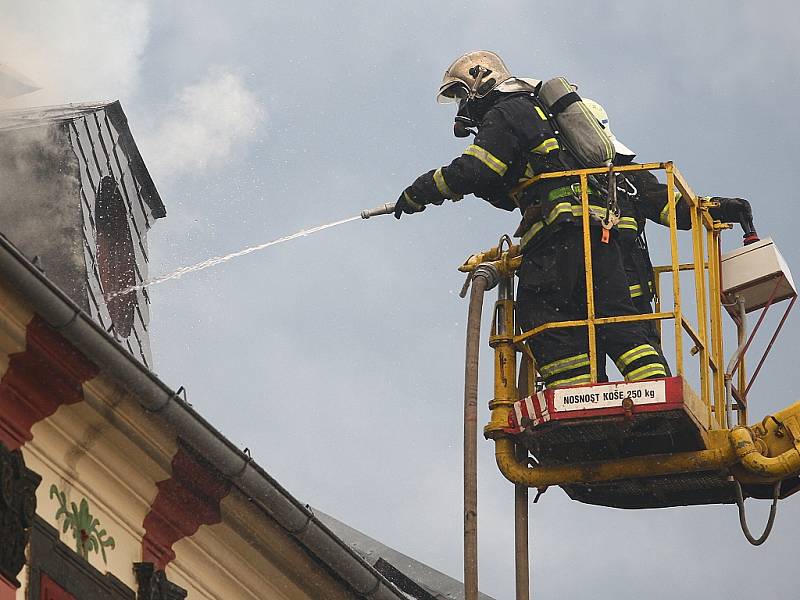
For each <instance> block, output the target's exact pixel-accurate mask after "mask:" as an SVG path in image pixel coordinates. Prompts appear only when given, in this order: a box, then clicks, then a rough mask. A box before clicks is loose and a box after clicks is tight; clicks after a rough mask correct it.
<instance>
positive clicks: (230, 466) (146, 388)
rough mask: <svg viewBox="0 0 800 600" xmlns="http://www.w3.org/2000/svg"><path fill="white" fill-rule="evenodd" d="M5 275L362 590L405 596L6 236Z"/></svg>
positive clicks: (0, 248) (385, 598) (0, 270)
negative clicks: (182, 397) (169, 386)
mask: <svg viewBox="0 0 800 600" xmlns="http://www.w3.org/2000/svg"><path fill="white" fill-rule="evenodd" d="M0 277H3V278H5V279H7V280H8V281H12V282H14V285H15V287H16V291H17V292H18V293H20V294H21V295H22V296H24V297H25V298H26V299H27V300H28V301H29V302H30V306H31V307H32V309H33V311H34V312H35V313H36V314H38V315H39V316H40V317H42V318H43V319H44V320H45V321H46V322H47V323H48V324H49V325H51V326H52V327H53V328H54V329H56V330H58V331H59V332H60V333H61V334H62V335H63V336H64V337H65V338H66V339H67V340H69V341H70V342H71V343H72V344H73V345H75V346H76V347H77V348H78V349H80V350H81V352H83V353H84V354H85V355H86V356H87V357H88V358H89V359H90V360H92V361H93V362H95V363H97V364H98V365H99V366H100V367H101V369H102V372H103V373H104V374H106V375H108V376H110V377H112V378H114V379H116V380H118V381H119V382H120V383H122V384H123V385H124V386H125V388H127V389H128V390H129V391H130V392H131V393H132V395H133V396H134V397H135V398H136V399H137V401H138V402H139V404H140V405H141V406H142V408H144V409H145V410H147V411H150V412H155V413H159V417H160V418H162V419H163V420H164V421H165V423H166V425H167V426H168V427H170V428H171V429H172V430H173V431H174V432H175V435H176V436H177V437H179V438H181V439H182V440H183V441H185V442H186V443H187V444H188V445H189V446H191V447H192V448H193V449H194V450H195V451H197V452H198V453H200V454H201V455H202V456H203V457H204V458H205V459H206V460H208V461H209V462H210V463H211V464H212V465H213V466H214V467H215V468H216V469H218V470H219V471H220V472H221V473H222V474H223V476H225V477H226V478H227V479H229V480H231V481H232V482H233V483H234V485H236V486H237V487H238V488H239V489H240V490H241V491H242V492H243V493H244V494H245V495H247V496H248V497H249V498H251V499H252V501H253V502H254V503H255V504H256V505H258V507H259V508H260V509H261V510H262V511H263V512H264V513H266V514H267V515H269V516H270V517H272V518H273V519H274V520H275V521H277V522H278V523H279V524H280V525H281V526H282V527H283V528H284V529H285V530H286V531H287V532H289V533H290V534H291V535H292V536H293V537H294V538H296V539H297V540H298V541H299V542H300V543H301V544H302V545H304V546H305V547H306V548H308V550H309V551H310V552H311V553H312V554H313V555H314V556H316V557H317V558H318V559H319V560H320V561H321V562H323V563H324V564H325V565H327V566H328V567H329V568H330V569H331V570H332V571H333V572H334V573H337V574H338V575H339V577H341V579H342V580H343V581H344V582H345V583H346V584H347V585H348V586H350V588H352V589H353V590H354V591H355V593H356V594H358V595H359V596H361V597H364V598H369V599H374V600H402V599H404V596H403V594H402V593H401V592H399V591H398V590H397V589H396V588H395V587H394V585H393V584H391V583H390V582H389V581H388V580H387V579H386V578H385V577H383V576H382V575H381V574H380V573H378V572H377V571H375V570H374V569H373V568H372V567H371V566H369V565H368V564H367V563H366V562H365V561H364V559H363V558H361V557H360V556H359V555H358V554H357V553H356V552H355V551H354V550H352V549H351V548H349V547H348V546H347V545H346V544H345V543H344V542H342V541H341V540H340V539H339V538H337V537H336V536H335V535H334V534H333V533H332V532H331V531H330V529H328V528H327V527H326V526H325V525H324V524H323V523H322V522H321V521H319V520H318V519H317V518H316V517H315V516H314V513H313V512H312V511H310V510H309V509H308V508H306V507H305V506H303V505H302V504H301V503H300V502H298V501H297V500H296V499H295V498H294V497H292V496H291V495H290V494H289V493H288V492H287V491H286V490H285V489H284V488H283V487H281V486H280V484H278V482H277V481H275V480H274V479H273V478H272V477H270V476H269V475H268V474H267V473H266V472H264V471H263V470H262V469H261V467H259V466H258V465H257V464H256V463H254V462H253V461H252V459H251V458H250V457H248V456H247V455H245V454H244V453H243V452H242V451H241V450H239V449H238V448H237V447H236V446H234V445H233V444H232V443H230V442H229V441H228V440H227V439H225V438H224V437H223V436H222V434H221V433H219V432H218V431H217V430H216V429H214V428H213V427H212V426H211V425H210V424H209V423H208V422H206V421H205V420H204V419H203V418H202V417H201V416H200V415H199V414H197V413H196V412H195V411H194V410H192V408H191V407H189V406H188V405H187V404H186V403H185V402H183V401H182V400H181V399H180V398H179V397H178V396H177V394H176V393H175V392H174V391H172V390H171V389H170V388H168V387H167V386H166V384H164V383H163V382H162V381H160V380H159V379H158V378H157V377H156V376H155V375H154V374H153V373H152V372H151V371H149V370H148V369H147V368H146V367H144V366H143V365H142V364H141V363H139V362H138V361H137V360H135V359H134V358H133V357H132V356H131V355H130V354H129V353H128V351H127V350H126V349H124V348H123V347H122V346H121V345H120V344H119V343H117V342H116V341H114V340H113V339H112V338H110V337H109V336H108V334H107V333H106V332H105V331H104V330H103V328H102V327H101V326H100V325H99V324H98V323H96V322H95V321H93V320H92V319H91V317H89V316H88V315H87V314H86V313H85V312H83V311H82V310H81V309H80V307H78V306H77V305H76V304H75V303H74V302H73V301H72V299H71V298H69V297H68V296H67V295H66V294H65V293H64V292H63V291H61V290H60V289H59V288H57V287H56V286H55V285H54V284H52V283H51V282H50V281H49V280H47V279H46V278H45V277H44V275H42V274H41V273H40V272H39V271H38V270H37V269H36V267H35V266H33V265H32V264H31V263H30V261H28V259H27V258H26V257H25V256H24V255H23V254H22V253H20V252H19V250H17V248H15V247H14V246H13V245H12V244H11V243H10V242H9V241H8V240H7V239H6V238H5V237H4V236H2V235H0Z"/></svg>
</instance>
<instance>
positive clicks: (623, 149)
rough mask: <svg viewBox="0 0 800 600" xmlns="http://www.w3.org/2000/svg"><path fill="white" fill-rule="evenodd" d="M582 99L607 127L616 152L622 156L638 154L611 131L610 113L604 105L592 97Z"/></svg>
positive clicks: (607, 132) (604, 127)
mask: <svg viewBox="0 0 800 600" xmlns="http://www.w3.org/2000/svg"><path fill="white" fill-rule="evenodd" d="M581 100H583V103H584V104H585V105H586V107H587V108H588V109H589V110H590V111H591V113H592V114H593V115H594V118H595V119H597V120H598V121H599V122H600V124H601V125H602V126H603V129H605V132H606V135H607V136H608V139H609V140H611V143H612V144H614V152H616V153H617V154H620V155H622V156H630V157H631V158H633V157H634V156H636V152H634V151H633V150H631V149H630V148H628V147H627V146H626V145H625V144H623V143H622V142H620V141H619V140H618V139H617V137H616V136H615V135H614V134H613V133H612V132H611V125H610V124H609V122H608V113H607V112H606V109H605V108H603V106H602V105H601V104H600V103H599V102H596V101H594V100H592V99H590V98H581Z"/></svg>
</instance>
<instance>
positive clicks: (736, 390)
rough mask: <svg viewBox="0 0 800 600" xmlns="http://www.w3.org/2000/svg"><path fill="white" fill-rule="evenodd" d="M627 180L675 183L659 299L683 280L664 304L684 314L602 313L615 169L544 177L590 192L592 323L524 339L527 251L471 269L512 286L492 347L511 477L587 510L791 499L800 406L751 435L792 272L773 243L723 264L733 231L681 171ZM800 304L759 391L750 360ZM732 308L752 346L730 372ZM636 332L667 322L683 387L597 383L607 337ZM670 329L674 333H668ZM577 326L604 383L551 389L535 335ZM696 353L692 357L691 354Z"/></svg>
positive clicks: (500, 443) (488, 432)
mask: <svg viewBox="0 0 800 600" xmlns="http://www.w3.org/2000/svg"><path fill="white" fill-rule="evenodd" d="M613 170H614V171H615V172H617V173H625V172H626V171H636V170H662V171H664V173H665V175H666V180H667V181H666V196H667V209H668V210H667V215H668V218H669V223H670V225H669V241H670V251H671V260H670V263H669V264H668V265H665V266H662V267H656V269H655V274H656V290H657V292H663V291H664V289H663V288H662V283H661V279H662V276H665V275H666V276H667V278H669V279H671V290H670V291H671V294H664V293H659V294H658V296H659V297H661V298H664V297H665V296H669V295H671V300H672V306H671V307H662V306H661V301H659V300H656V305H655V309H654V312H653V313H651V314H641V315H628V316H599V315H597V314H596V313H595V303H594V296H593V294H594V291H593V285H592V281H593V276H592V264H591V252H590V248H591V240H590V234H591V231H592V229H591V228H590V222H589V214H590V211H589V208H588V202H589V197H588V189H589V185H588V178H589V177H591V176H598V175H602V174H603V172H604V170H603V169H580V170H574V171H565V172H560V173H548V174H544V175H540V176H539V178H540V179H542V178H558V177H566V176H570V177H577V178H579V179H580V182H581V185H580V188H579V189H580V194H581V203H582V205H583V210H582V225H583V237H584V255H585V270H586V286H585V289H586V294H587V298H586V300H587V314H586V318H584V319H580V320H575V321H564V322H559V323H548V324H545V325H542V326H539V327H537V328H536V329H534V330H531V331H525V332H522V331H519V330H518V329H517V327H516V320H515V316H514V309H515V304H514V283H513V277H514V273H515V272H516V269H518V268H519V265H520V262H521V257H520V256H519V254H520V251H519V248H518V247H517V246H513V245H512V244H511V243H510V240H509V239H508V238H507V237H506V238H504V240H501V243H500V244H499V245H498V246H496V247H495V248H492V249H490V250H488V251H485V252H482V253H479V254H476V255H473V256H472V257H470V259H468V260H467V261H466V262H465V263H464V264H463V265H462V267H461V270H462V271H466V272H469V273H470V274H471V276H473V277H475V278H477V277H479V276H481V275H483V276H484V277H485V279H486V281H487V283H486V286H487V289H488V287H491V285H494V284H496V283H499V294H498V300H497V302H496V303H495V309H494V318H493V322H492V332H491V335H490V338H489V345H490V346H491V347H492V348H494V351H495V384H494V398H493V399H492V400H491V402H490V403H489V408H490V409H491V411H492V414H491V419H490V421H489V423H488V424H487V425H486V426H485V428H484V435H485V437H487V438H489V439H492V440H494V441H495V454H496V458H497V464H498V467H499V469H500V471H501V472H502V473H503V475H504V476H505V477H506V478H507V479H509V480H510V481H512V482H513V483H515V484H517V486H518V487H536V488H538V489H539V490H540V491H541V490H543V489H546V488H547V487H548V486H553V485H557V486H560V487H562V488H563V489H564V490H565V491H566V492H567V494H569V496H570V497H571V498H573V499H575V500H578V501H581V502H585V503H589V504H598V505H604V506H612V507H618V508H655V507H667V506H682V505H695V504H715V503H723V504H725V503H734V502H737V503H738V504H739V505H740V507H741V500H740V498H738V496H739V493H741V495H742V496H743V497H755V498H779V497H786V496H788V495H791V494H792V493H794V492H795V491H798V489H800V479H799V478H798V474H800V403H799V404H795V405H793V406H790V407H789V408H787V409H784V410H782V411H779V412H778V413H775V414H774V415H771V416H769V417H767V418H765V419H764V420H763V421H762V422H761V423H756V424H754V425H748V399H747V396H748V392H749V391H750V388H751V386H752V383H753V380H754V378H755V376H756V375H757V374H758V372H759V370H760V367H761V365H762V364H763V360H764V357H765V356H766V354H767V353H768V352H769V349H770V348H771V347H772V344H773V343H774V341H775V338H776V337H777V334H778V332H779V331H780V328H781V327H782V325H783V323H784V322H785V319H786V316H787V315H788V313H789V310H790V309H791V308H792V306H793V304H794V301H795V299H796V292H795V288H794V284H793V282H792V278H791V274H790V273H789V271H788V268H787V267H786V264H785V262H784V261H783V259H782V258H781V257H780V254H779V253H778V252H777V250H776V249H775V248H774V245H773V244H772V243H771V240H765V241H764V242H762V243H759V244H757V245H755V246H754V247H747V248H748V249H746V250H738V251H735V252H734V253H731V254H729V255H726V256H723V255H722V252H721V245H720V232H721V231H722V230H725V229H728V228H730V227H731V226H730V225H728V224H724V223H719V222H716V221H714V220H713V219H712V218H711V215H710V213H709V208H710V207H712V206H714V204H713V202H712V201H711V200H709V199H707V198H702V197H698V196H697V195H695V194H694V192H693V191H692V190H691V188H690V187H689V186H688V184H687V183H686V181H685V180H684V179H683V177H682V176H681V175H680V173H679V172H678V171H677V169H675V167H674V165H673V164H672V163H649V164H643V165H629V166H622V167H613ZM681 197H682V198H683V200H684V201H686V202H687V204H688V207H689V212H690V217H691V225H692V227H691V253H692V262H690V263H681V262H680V261H679V251H678V235H677V228H676V222H677V219H676V198H681ZM481 269H483V273H481V271H480V270H481ZM492 271H493V272H494V273H495V274H496V275H495V276H494V277H495V279H494V283H492V284H491V285H490V284H489V283H488V282H489V280H491V279H492V277H491V276H489V275H487V273H490V272H492ZM681 272H689V273H687V275H690V276H691V278H692V280H693V284H694V285H693V286H692V288H693V289H692V290H691V291H692V293H691V296H690V297H691V298H692V300H693V306H691V304H690V303H689V302H686V303H684V302H682V301H681V297H682V296H681V293H682V290H681V277H680V275H681ZM726 284H727V285H726ZM474 287H475V286H474V284H473V293H474ZM684 287H686V286H684ZM683 291H684V292H685V290H683ZM481 294H482V292H481ZM686 295H687V294H685V293H684V297H685V296H686ZM481 298H482V296H481ZM786 299H790V300H791V302H789V306H788V308H787V309H786V312H785V313H784V316H783V318H782V319H781V322H780V324H779V325H778V327H777V328H776V330H775V333H774V335H773V337H772V339H771V340H770V342H769V344H768V345H767V350H766V351H765V354H764V357H762V359H761V361H760V362H759V366H758V367H757V368H756V370H755V373H754V376H753V377H751V378H750V379H749V380H748V378H747V376H746V373H745V353H746V352H747V350H748V348H749V347H750V345H751V342H752V340H753V336H754V335H755V333H756V331H757V330H758V328H759V327H760V326H761V324H762V323H763V318H764V315H765V314H766V311H767V310H768V309H769V307H770V306H771V305H772V304H775V303H777V302H779V301H782V300H786ZM723 304H725V305H726V308H727V310H728V312H729V313H730V314H731V316H732V317H733V323H734V324H735V325H736V334H737V338H738V339H737V341H738V347H737V348H736V350H735V351H734V352H733V354H732V356H731V358H730V360H729V362H728V363H725V362H724V361H725V354H724V344H723V333H724V332H723V329H724V327H723V311H722V307H723ZM687 308H690V309H691V310H687ZM759 308H761V310H762V314H761V317H760V318H759V320H758V323H757V325H756V326H755V328H754V329H753V331H752V332H749V331H748V328H747V323H746V314H747V313H749V312H751V311H753V310H757V309H759ZM470 310H471V311H472V302H471V306H470ZM471 314H472V313H471ZM632 321H653V322H655V323H657V324H658V327H659V330H660V331H661V335H662V339H664V338H666V336H669V338H670V339H671V340H672V342H671V345H672V347H673V348H674V356H673V357H670V364H671V365H672V366H673V369H674V372H675V374H676V376H675V377H667V378H663V379H657V380H646V381H641V382H619V383H597V364H598V356H597V348H596V335H597V327H599V326H612V327H613V324H614V323H621V322H632ZM670 321H671V326H670V327H665V325H666V324H667V323H669V322H670ZM566 327H581V328H584V329H586V331H587V335H588V339H589V365H590V370H591V373H590V374H591V381H592V382H593V383H591V384H586V385H581V386H575V387H568V388H556V389H544V386H543V382H542V380H541V379H540V378H539V377H538V374H537V372H536V364H535V360H534V358H533V355H532V354H531V352H530V349H529V348H528V347H527V343H528V342H529V341H531V340H533V343H535V336H536V335H538V334H539V333H541V332H542V331H544V330H546V329H552V328H566ZM468 331H469V327H468ZM468 339H469V338H468ZM687 340H688V344H689V346H688V348H687V350H688V352H684V350H685V348H684V346H685V345H686V341H687ZM468 348H469V341H468ZM684 354H690V355H691V356H693V357H694V360H695V361H696V363H695V364H696V370H695V371H694V373H696V374H697V377H696V378H694V376H693V375H692V376H691V377H689V379H692V380H693V381H695V379H696V383H695V384H694V385H696V386H697V387H696V391H695V390H693V389H692V386H690V385H689V383H688V379H687V376H689V374H690V372H687V371H686V366H685V364H684ZM518 355H519V356H518ZM520 356H521V360H520ZM518 372H519V373H520V374H521V377H520V378H519V382H518V379H517V374H518Z"/></svg>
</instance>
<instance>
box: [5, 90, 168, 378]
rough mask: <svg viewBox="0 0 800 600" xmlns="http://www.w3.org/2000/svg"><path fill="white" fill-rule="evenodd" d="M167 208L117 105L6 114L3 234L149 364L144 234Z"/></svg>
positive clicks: (131, 350) (121, 341)
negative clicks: (139, 287) (137, 287)
mask: <svg viewBox="0 0 800 600" xmlns="http://www.w3.org/2000/svg"><path fill="white" fill-rule="evenodd" d="M165 215H166V211H165V210H164V205H163V203H162V202H161V198H160V197H159V195H158V191H157V190H156V188H155V186H154V185H153V181H152V179H151V178H150V175H149V173H148V172H147V168H146V167H145V164H144V162H143V161H142V157H141V155H140V154H139V150H138V149H137V147H136V143H135V142H134V140H133V136H132V135H131V132H130V129H129V128H128V121H127V118H126V117H125V114H124V113H123V111H122V107H121V106H120V103H119V102H111V103H97V104H70V105H64V106H53V107H44V108H33V109H25V110H19V111H10V112H3V113H0V232H2V234H3V235H5V236H6V237H7V238H8V239H9V240H10V241H11V242H12V243H14V244H15V245H16V246H17V247H18V248H19V249H20V250H21V251H22V252H24V253H25V254H26V255H27V256H28V257H30V258H31V259H34V258H36V261H37V264H39V265H40V266H41V268H42V269H43V270H44V272H45V274H46V275H47V277H48V278H50V279H51V280H52V281H53V282H54V283H56V284H57V285H58V286H59V287H60V288H61V289H62V290H64V291H65V292H66V293H67V294H68V295H69V296H70V297H72V299H73V300H74V301H75V302H76V303H77V304H78V305H79V306H80V307H81V308H83V309H84V310H85V311H86V312H87V313H89V314H90V315H91V316H92V317H93V318H94V319H95V320H96V321H98V322H99V323H100V324H102V325H103V327H104V328H105V329H106V330H108V331H109V332H110V333H111V334H112V335H113V336H114V337H115V338H116V339H117V340H118V341H119V342H120V343H121V344H122V345H123V346H125V347H127V349H128V350H129V351H130V353H131V354H133V355H134V356H136V357H137V358H138V359H140V360H141V361H142V362H143V363H144V364H145V365H147V366H151V355H150V343H149V339H148V324H149V320H150V319H149V308H148V306H149V303H150V299H149V297H148V293H147V290H134V291H128V292H125V290H127V289H129V288H131V287H133V286H136V285H138V284H140V283H142V282H143V281H145V280H146V279H147V277H148V262H149V253H148V247H147V232H148V230H149V229H150V227H151V226H152V225H153V223H154V222H155V220H156V219H159V218H161V217H164V216H165Z"/></svg>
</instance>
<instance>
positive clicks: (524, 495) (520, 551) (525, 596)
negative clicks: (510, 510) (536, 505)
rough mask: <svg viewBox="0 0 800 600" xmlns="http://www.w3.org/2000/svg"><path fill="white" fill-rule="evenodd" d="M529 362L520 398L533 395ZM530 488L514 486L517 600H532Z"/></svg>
mask: <svg viewBox="0 0 800 600" xmlns="http://www.w3.org/2000/svg"><path fill="white" fill-rule="evenodd" d="M529 366H530V365H529V364H528V361H527V360H526V359H525V358H524V357H523V359H522V361H521V364H520V367H519V379H518V383H517V395H518V396H520V398H523V397H525V396H527V395H528V394H531V393H533V391H534V390H532V389H530V386H529V385H528V381H529V378H530V373H529ZM516 453H517V460H518V461H519V462H521V463H522V464H527V462H528V449H527V448H526V447H525V446H523V445H521V444H520V445H517V447H516ZM528 518H529V514H528V486H526V485H519V484H515V485H514V567H515V573H516V590H517V597H516V600H530V597H531V595H530V594H531V593H530V587H531V582H530V556H529V552H530V541H529V536H530V528H529V525H528Z"/></svg>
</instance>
